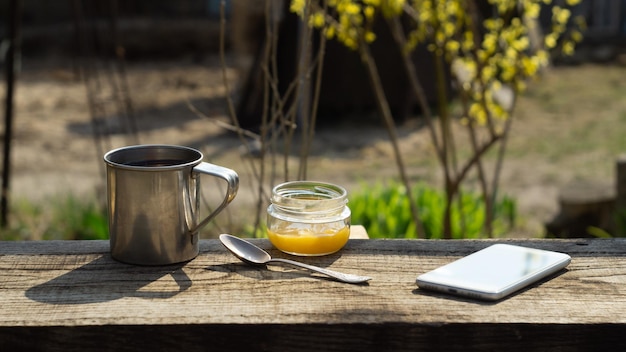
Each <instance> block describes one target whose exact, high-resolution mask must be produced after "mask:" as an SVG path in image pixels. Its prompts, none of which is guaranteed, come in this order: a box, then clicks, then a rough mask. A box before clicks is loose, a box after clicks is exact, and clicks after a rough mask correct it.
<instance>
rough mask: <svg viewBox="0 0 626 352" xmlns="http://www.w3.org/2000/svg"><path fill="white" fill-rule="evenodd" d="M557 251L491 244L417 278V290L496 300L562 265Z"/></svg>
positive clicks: (564, 256) (564, 262)
mask: <svg viewBox="0 0 626 352" xmlns="http://www.w3.org/2000/svg"><path fill="white" fill-rule="evenodd" d="M571 260H572V258H571V257H570V256H569V255H567V254H565V253H559V252H552V251H546V250H541V249H535V248H527V247H520V246H514V245H510V244H494V245H491V246H489V247H487V248H485V249H482V250H480V251H478V252H475V253H472V254H470V255H468V256H466V257H463V258H461V259H458V260H456V261H454V262H452V263H450V264H447V265H444V266H442V267H439V268H437V269H435V270H432V271H429V272H427V273H425V274H422V275H420V276H418V277H417V285H418V286H419V288H420V289H427V290H436V291H439V292H445V293H449V294H454V295H460V296H465V297H471V298H478V299H483V300H492V301H495V300H499V299H502V298H504V297H505V296H507V295H510V294H511V293H513V292H515V291H517V290H519V289H521V288H523V287H525V286H527V285H530V284H531V283H533V282H536V281H538V280H540V279H542V278H545V277H546V276H548V275H551V274H554V273H556V272H558V271H559V270H561V269H563V268H565V267H566V266H567V265H568V264H569V263H570V261H571Z"/></svg>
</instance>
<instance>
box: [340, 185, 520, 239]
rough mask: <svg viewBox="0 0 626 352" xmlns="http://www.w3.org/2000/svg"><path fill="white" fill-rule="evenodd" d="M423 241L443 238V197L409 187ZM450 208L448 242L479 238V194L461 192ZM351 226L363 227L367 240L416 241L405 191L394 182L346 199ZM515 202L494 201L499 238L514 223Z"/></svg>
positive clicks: (422, 187) (481, 211)
mask: <svg viewBox="0 0 626 352" xmlns="http://www.w3.org/2000/svg"><path fill="white" fill-rule="evenodd" d="M412 193H413V194H412V196H411V197H413V199H415V200H416V202H417V205H418V209H419V212H420V216H421V219H422V221H423V223H424V230H425V232H426V234H425V235H426V238H431V239H437V238H443V224H442V219H443V212H444V210H445V195H444V194H443V192H442V191H440V190H437V189H435V188H433V187H429V186H427V185H425V184H418V185H417V186H416V187H413V192H412ZM459 199H460V201H458V200H457V201H456V202H455V206H453V207H452V214H451V216H452V238H457V239H461V238H481V237H486V236H485V235H484V231H483V228H484V226H485V202H484V201H483V199H482V196H481V195H480V194H479V193H471V192H470V193H468V192H464V193H463V194H462V195H461V196H460V197H459ZM349 206H350V209H351V210H352V223H353V224H359V225H363V226H365V228H366V229H367V231H368V234H369V236H370V238H416V234H417V232H416V225H415V223H414V222H413V220H412V217H411V210H410V205H409V197H407V194H406V189H405V188H404V187H403V186H402V185H401V184H400V183H397V182H389V183H388V184H381V183H378V184H376V185H374V186H373V187H372V186H369V185H363V186H362V187H361V189H360V190H358V191H357V192H353V193H352V194H351V195H350V203H349ZM515 208H516V206H515V201H514V200H513V199H511V198H509V197H503V198H502V199H500V200H498V201H497V202H496V204H495V207H494V219H495V220H494V233H495V234H497V235H503V234H504V233H505V232H506V231H507V230H509V229H511V228H512V226H513V224H514V221H515V212H516V209H515Z"/></svg>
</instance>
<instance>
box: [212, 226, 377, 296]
mask: <svg viewBox="0 0 626 352" xmlns="http://www.w3.org/2000/svg"><path fill="white" fill-rule="evenodd" d="M220 241H221V242H222V244H223V245H224V247H226V248H227V249H228V250H229V251H230V252H231V253H232V254H234V255H235V257H237V258H239V259H241V261H243V262H245V263H248V264H252V265H264V264H268V263H284V264H290V265H293V266H298V267H302V268H305V269H309V270H311V271H316V272H318V273H322V274H324V275H328V276H330V277H332V278H335V279H337V280H339V281H342V282H346V283H349V284H360V283H363V282H366V281H368V280H371V279H372V278H371V277H369V276H359V275H352V274H344V273H340V272H337V271H333V270H328V269H324V268H320V267H317V266H313V265H308V264H304V263H300V262H296V261H293V260H289V259H282V258H272V256H270V254H269V253H267V252H266V251H264V250H263V249H261V248H259V247H257V246H255V245H254V244H252V243H250V242H248V241H246V240H243V239H241V238H239V237H235V236H233V235H228V234H221V235H220Z"/></svg>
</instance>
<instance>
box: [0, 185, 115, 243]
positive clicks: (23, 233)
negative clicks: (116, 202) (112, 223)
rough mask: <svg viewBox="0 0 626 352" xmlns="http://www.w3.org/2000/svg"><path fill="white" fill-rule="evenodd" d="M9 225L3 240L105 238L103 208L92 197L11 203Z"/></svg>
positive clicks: (2, 232) (106, 224) (0, 232)
mask: <svg viewBox="0 0 626 352" xmlns="http://www.w3.org/2000/svg"><path fill="white" fill-rule="evenodd" d="M11 205H12V206H11V209H10V213H9V214H10V216H9V224H8V225H9V226H8V227H7V228H5V229H1V230H0V239H2V240H94V239H108V238H109V235H108V233H109V231H108V220H107V219H108V218H107V214H106V207H105V206H104V205H103V204H100V203H99V202H97V201H96V200H94V199H92V198H77V197H75V196H72V195H67V196H58V197H55V198H52V199H48V200H46V201H41V202H37V203H34V202H30V201H26V200H18V201H16V202H14V203H12V204H11Z"/></svg>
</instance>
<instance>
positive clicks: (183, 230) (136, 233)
mask: <svg viewBox="0 0 626 352" xmlns="http://www.w3.org/2000/svg"><path fill="white" fill-rule="evenodd" d="M202 158H203V155H202V153H201V152H200V151H198V150H196V149H192V148H188V147H182V146H173V145H136V146H129V147H123V148H119V149H115V150H111V151H110V152H108V153H106V154H105V155H104V161H105V163H106V172H107V196H108V212H109V235H110V243H111V255H112V256H113V258H114V259H116V260H119V261H121V262H125V263H129V264H139V265H165V264H173V263H180V262H185V261H188V260H191V259H193V258H195V257H196V256H197V255H198V250H199V248H198V230H200V229H201V228H202V227H204V226H205V225H206V224H207V223H208V222H209V221H210V220H211V219H213V217H215V215H217V214H218V213H219V212H220V211H222V210H223V209H224V208H225V207H226V206H227V205H228V204H229V203H230V202H231V201H232V200H233V199H234V198H235V195H236V194H237V190H238V188H239V176H238V175H237V173H236V172H235V171H233V170H231V169H228V168H225V167H222V166H218V165H213V164H209V163H207V162H203V161H202ZM201 174H206V175H211V176H216V177H219V178H222V179H224V180H225V181H226V183H227V190H226V195H225V197H224V200H223V201H222V203H221V204H220V205H219V206H218V207H217V208H215V209H214V210H213V211H212V212H211V213H210V214H209V215H208V216H206V217H205V218H204V219H201V220H200V219H199V209H200V175H201Z"/></svg>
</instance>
